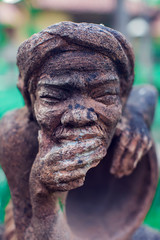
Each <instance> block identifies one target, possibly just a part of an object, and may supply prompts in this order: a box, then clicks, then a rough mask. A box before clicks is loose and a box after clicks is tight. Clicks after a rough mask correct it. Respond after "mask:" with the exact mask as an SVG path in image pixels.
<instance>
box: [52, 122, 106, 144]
mask: <svg viewBox="0 0 160 240" xmlns="http://www.w3.org/2000/svg"><path fill="white" fill-rule="evenodd" d="M105 136H106V129H105V126H103V125H102V124H99V125H92V126H85V127H83V128H82V127H81V128H80V127H79V128H72V127H63V126H60V127H58V129H57V130H56V132H55V138H56V139H57V140H58V141H60V142H61V141H65V140H70V141H83V140H85V139H91V138H100V139H104V138H105Z"/></svg>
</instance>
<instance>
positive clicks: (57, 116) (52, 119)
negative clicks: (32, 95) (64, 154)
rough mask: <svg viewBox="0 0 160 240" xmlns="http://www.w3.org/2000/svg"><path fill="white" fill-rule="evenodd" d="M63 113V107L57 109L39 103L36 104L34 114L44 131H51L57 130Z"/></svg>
mask: <svg viewBox="0 0 160 240" xmlns="http://www.w3.org/2000/svg"><path fill="white" fill-rule="evenodd" d="M63 112H64V110H63V106H58V107H56V108H55V107H53V106H48V105H47V106H45V105H44V104H40V103H39V102H35V104H34V113H35V117H36V119H37V122H38V124H39V125H40V126H41V128H42V129H47V130H49V131H50V130H53V129H55V128H56V127H57V126H58V125H59V124H60V121H61V116H62V114H63Z"/></svg>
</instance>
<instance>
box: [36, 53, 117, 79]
mask: <svg viewBox="0 0 160 240" xmlns="http://www.w3.org/2000/svg"><path fill="white" fill-rule="evenodd" d="M67 70H68V71H73V70H74V71H83V72H85V71H97V70H100V71H109V70H110V71H113V72H115V65H114V63H113V62H112V61H111V60H110V59H109V58H108V57H107V56H104V55H102V54H99V53H97V52H93V51H91V50H88V49H86V50H85V51H67V52H63V53H60V54H54V55H51V56H50V57H49V58H48V59H47V60H46V61H45V62H44V64H43V66H42V67H41V69H40V71H39V73H40V75H41V74H44V73H48V74H52V73H53V74H54V73H55V74H59V73H63V72H64V71H67Z"/></svg>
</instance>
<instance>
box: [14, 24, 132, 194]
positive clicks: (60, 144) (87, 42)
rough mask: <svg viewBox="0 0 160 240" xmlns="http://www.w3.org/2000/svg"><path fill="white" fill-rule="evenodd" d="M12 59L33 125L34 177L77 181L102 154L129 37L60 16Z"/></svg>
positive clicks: (127, 77) (122, 92) (114, 119)
mask: <svg viewBox="0 0 160 240" xmlns="http://www.w3.org/2000/svg"><path fill="white" fill-rule="evenodd" d="M17 65H18V67H19V72H20V75H19V82H18V87H19V89H20V91H21V93H22V95H23V96H24V99H25V102H26V105H27V107H28V110H29V112H30V114H31V115H32V116H33V119H34V120H35V121H36V122H37V123H38V125H39V127H40V131H39V138H38V139H39V146H40V147H39V153H38V155H37V156H38V157H37V158H38V159H40V160H41V162H43V165H47V166H45V167H46V168H45V167H43V169H42V174H41V181H42V182H44V183H45V184H46V185H48V187H51V186H52V188H56V189H58V190H69V189H72V188H75V187H77V186H80V185H82V184H83V182H84V179H85V175H86V173H87V171H88V170H89V169H90V168H92V167H95V166H96V165H97V164H98V163H99V161H100V160H101V159H102V158H104V157H105V155H106V153H107V148H108V146H109V145H110V142H111V139H112V136H113V134H114V131H115V128H116V125H117V123H118V121H119V119H120V117H121V113H122V109H123V106H124V105H125V102H126V100H127V97H128V95H129V92H130V90H131V87H132V83H133V79H134V56H133V52H132V48H131V46H130V44H129V43H128V42H127V41H126V39H125V38H124V36H123V35H121V34H120V33H119V32H117V31H115V30H112V29H110V28H107V27H104V26H101V25H96V24H88V23H80V24H77V23H72V22H62V23H59V24H55V25H52V26H50V27H48V28H46V29H45V30H43V31H42V32H40V33H38V34H35V35H33V36H32V37H31V38H29V39H28V40H27V41H25V42H24V43H22V45H21V46H20V48H19V51H18V56H17ZM52 166H53V169H52V173H53V172H54V174H52V176H51V174H49V171H50V170H49V168H52ZM53 175H54V176H53Z"/></svg>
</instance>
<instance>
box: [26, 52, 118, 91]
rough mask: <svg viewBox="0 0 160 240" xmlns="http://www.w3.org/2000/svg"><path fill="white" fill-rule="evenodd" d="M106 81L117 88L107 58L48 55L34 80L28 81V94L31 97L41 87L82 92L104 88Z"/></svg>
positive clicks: (86, 54) (88, 54)
mask: <svg viewBox="0 0 160 240" xmlns="http://www.w3.org/2000/svg"><path fill="white" fill-rule="evenodd" d="M106 81H107V82H112V84H116V85H117V84H118V85H119V78H118V75H117V71H116V69H115V64H114V63H113V62H112V61H111V59H110V58H108V57H107V56H104V55H103V54H99V53H97V52H93V51H90V50H86V51H67V52H63V53H60V54H54V55H52V54H51V55H50V56H49V57H48V58H47V59H46V60H45V62H44V63H43V65H42V66H41V68H40V69H39V71H38V74H37V75H36V77H34V78H33V79H31V80H30V86H29V92H30V93H31V92H32V93H33V94H34V92H35V91H36V89H37V86H38V85H39V84H41V83H46V84H55V85H56V86H59V87H60V86H63V87H65V86H66V87H68V86H75V87H77V88H81V89H84V90H85V88H86V87H87V88H90V87H97V86H100V85H104V84H105V82H106ZM64 83H66V85H65V84H64Z"/></svg>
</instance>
